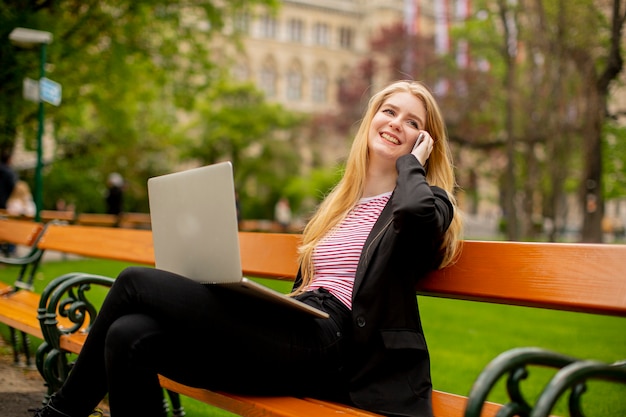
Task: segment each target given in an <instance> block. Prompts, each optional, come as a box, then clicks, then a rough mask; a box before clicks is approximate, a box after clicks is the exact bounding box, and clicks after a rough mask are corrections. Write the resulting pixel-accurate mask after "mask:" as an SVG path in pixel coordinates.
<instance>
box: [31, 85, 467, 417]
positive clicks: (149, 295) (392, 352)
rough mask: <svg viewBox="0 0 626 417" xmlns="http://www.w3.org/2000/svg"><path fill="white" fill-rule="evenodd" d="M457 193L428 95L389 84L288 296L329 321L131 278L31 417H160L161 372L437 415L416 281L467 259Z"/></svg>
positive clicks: (212, 385) (185, 283) (150, 273)
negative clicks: (105, 413) (106, 414)
mask: <svg viewBox="0 0 626 417" xmlns="http://www.w3.org/2000/svg"><path fill="white" fill-rule="evenodd" d="M454 187H455V180H454V174H453V169H452V162H451V157H450V150H449V146H448V139H447V137H446V131H445V126H444V123H443V119H442V116H441V113H440V111H439V108H438V106H437V104H436V102H435V100H434V98H433V96H432V95H431V93H430V92H429V91H428V89H427V88H426V87H425V86H424V85H422V84H420V83H417V82H412V81H400V82H396V83H393V84H391V85H389V86H388V87H386V88H385V89H383V90H382V91H380V92H379V93H377V94H376V95H375V96H374V97H372V99H371V100H370V103H369V107H368V109H367V111H366V113H365V117H364V119H363V122H362V124H361V126H360V129H359V131H358V132H357V134H356V137H355V139H354V142H353V145H352V149H351V151H350V154H349V157H348V160H347V163H346V169H345V174H344V176H343V178H342V179H341V181H340V182H339V184H338V185H337V186H336V187H335V189H334V190H333V191H332V192H331V193H330V194H329V195H328V197H327V198H326V199H325V200H324V202H323V203H322V204H321V206H320V207H319V209H318V210H317V212H316V214H315V215H314V216H313V218H312V219H311V220H310V222H309V223H308V225H307V227H306V229H305V230H304V233H303V244H302V247H301V259H300V262H301V263H300V265H301V266H300V270H299V273H298V276H297V279H296V282H295V285H294V292H293V296H294V297H297V298H298V299H300V300H302V301H303V302H305V303H309V304H311V305H314V306H316V307H318V308H321V309H323V310H325V311H327V312H328V313H329V314H330V319H313V318H310V317H304V316H302V315H297V314H296V315H287V314H285V313H284V311H283V310H281V309H280V308H279V307H274V306H269V305H267V304H265V303H263V302H262V301H257V300H253V299H252V298H245V299H244V298H243V297H245V296H243V295H240V294H238V293H235V292H229V291H228V290H226V289H223V288H218V287H215V286H204V285H202V284H198V283H196V282H194V281H191V280H188V279H186V278H183V277H180V276H177V275H174V274H171V273H168V272H164V271H160V270H155V269H150V268H129V269H126V270H124V271H123V272H122V273H121V274H120V276H119V277H118V278H117V280H116V282H115V284H114V285H113V287H112V288H111V290H110V292H109V294H108V296H107V298H106V300H105V301H104V304H103V306H102V308H101V310H100V314H99V316H98V318H97V320H96V322H95V325H94V326H93V328H92V330H91V331H90V333H89V337H88V338H87V341H86V343H85V346H84V347H83V350H82V353H81V354H80V355H79V357H78V360H77V362H76V365H75V366H74V368H73V370H72V372H71V373H70V375H69V377H68V379H67V380H66V382H65V384H64V385H63V387H62V388H61V389H60V390H59V392H57V393H56V394H55V395H54V396H52V398H51V400H50V402H49V404H48V405H47V406H46V407H45V408H44V409H41V410H38V411H37V414H36V416H71V417H84V416H87V415H88V414H89V413H90V411H91V410H92V409H93V407H94V406H95V405H97V404H98V402H99V401H100V400H101V399H102V398H103V396H104V395H105V394H106V393H107V392H108V393H109V404H110V407H111V414H112V416H113V417H124V416H138V415H159V414H160V413H161V407H162V402H161V398H162V394H161V389H160V387H159V382H158V379H157V375H158V374H163V375H165V376H167V377H169V378H171V379H174V380H177V381H180V382H182V383H184V384H187V385H192V386H198V387H206V388H209V389H215V390H225V391H232V392H239V393H247V394H257V395H266V394H267V395H302V396H310V397H318V398H324V399H330V400H335V401H340V402H344V403H347V404H352V405H354V406H356V407H359V408H363V409H366V410H370V411H373V412H376V413H380V414H383V415H390V416H429V415H432V407H431V391H432V385H431V381H430V365H429V356H428V350H427V348H426V342H425V340H424V332H423V330H422V325H421V322H420V316H419V310H418V306H417V300H416V297H415V283H416V282H417V281H418V280H419V279H420V278H421V277H423V276H424V275H425V274H427V273H428V272H429V271H431V270H433V269H436V268H439V267H443V266H446V265H448V264H450V263H451V262H453V261H454V259H455V257H456V256H457V254H458V252H459V248H460V233H461V221H460V216H459V213H458V211H457V209H456V204H455V200H454V197H453V195H452V192H453V189H454ZM181 335H185V340H181V339H180V338H181ZM189 335H194V336H192V337H193V340H191V339H189V337H190V336H189Z"/></svg>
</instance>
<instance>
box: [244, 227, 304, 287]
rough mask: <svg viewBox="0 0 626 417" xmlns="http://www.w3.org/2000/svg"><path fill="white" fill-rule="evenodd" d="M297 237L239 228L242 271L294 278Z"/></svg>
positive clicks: (298, 239)
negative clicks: (241, 230) (240, 230)
mask: <svg viewBox="0 0 626 417" xmlns="http://www.w3.org/2000/svg"><path fill="white" fill-rule="evenodd" d="M300 239H301V237H300V236H299V235H293V234H281V233H276V234H274V233H272V234H262V233H252V232H239V247H240V251H241V266H242V269H243V273H244V274H246V275H252V276H258V277H273V278H285V279H291V280H293V278H294V277H295V275H296V273H297V272H298V250H297V248H298V245H299V243H300Z"/></svg>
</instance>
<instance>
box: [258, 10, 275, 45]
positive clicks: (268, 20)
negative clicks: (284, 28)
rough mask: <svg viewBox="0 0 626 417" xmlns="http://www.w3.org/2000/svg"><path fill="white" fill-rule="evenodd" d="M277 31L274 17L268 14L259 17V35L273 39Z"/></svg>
mask: <svg viewBox="0 0 626 417" xmlns="http://www.w3.org/2000/svg"><path fill="white" fill-rule="evenodd" d="M277 31H278V23H277V22H276V19H275V18H274V17H272V16H270V15H268V14H266V15H263V16H262V17H261V36H262V37H264V38H269V39H274V38H276V33H277Z"/></svg>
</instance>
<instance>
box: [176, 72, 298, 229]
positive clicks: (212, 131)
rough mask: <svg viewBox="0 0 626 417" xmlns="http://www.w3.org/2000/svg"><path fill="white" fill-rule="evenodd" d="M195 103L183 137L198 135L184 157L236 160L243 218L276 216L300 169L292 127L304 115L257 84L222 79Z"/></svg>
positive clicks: (198, 159) (186, 148)
mask: <svg viewBox="0 0 626 417" xmlns="http://www.w3.org/2000/svg"><path fill="white" fill-rule="evenodd" d="M194 107H195V109H196V110H197V113H196V114H197V115H196V116H195V117H194V118H193V119H192V121H191V122H190V123H189V125H188V126H187V127H186V129H185V130H184V135H185V136H186V137H190V138H195V139H194V140H192V141H189V142H188V143H187V144H185V145H183V149H185V150H186V152H184V154H183V155H184V156H186V157H188V158H192V159H193V160H196V161H198V162H199V163H201V164H212V163H215V162H218V161H220V160H230V161H232V163H233V168H234V171H235V187H236V189H237V191H238V193H239V200H240V202H241V210H242V215H243V217H244V218H272V217H273V207H274V203H275V202H276V201H277V200H278V199H279V198H280V196H281V195H283V190H284V188H285V186H286V185H287V183H288V181H289V180H290V178H292V177H293V176H294V174H297V173H298V172H299V167H300V160H299V157H298V153H297V148H296V145H295V137H294V135H295V134H296V131H295V130H294V129H295V128H296V127H297V126H298V125H299V124H300V123H301V121H302V120H303V117H302V116H298V115H296V114H294V113H292V112H289V111H287V110H286V109H284V108H283V107H282V106H281V105H279V104H270V103H267V102H266V101H265V99H264V97H263V94H262V93H261V92H259V91H258V90H257V89H256V88H255V87H254V86H253V85H250V84H233V83H229V82H226V81H223V80H221V81H219V82H217V83H216V84H215V86H214V87H213V88H211V89H210V90H207V91H206V92H205V93H202V94H198V95H197V96H196V102H195V106H194Z"/></svg>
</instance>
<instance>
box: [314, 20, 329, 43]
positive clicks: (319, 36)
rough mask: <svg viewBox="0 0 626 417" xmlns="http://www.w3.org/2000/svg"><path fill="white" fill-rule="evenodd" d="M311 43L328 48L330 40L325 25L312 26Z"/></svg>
mask: <svg viewBox="0 0 626 417" xmlns="http://www.w3.org/2000/svg"><path fill="white" fill-rule="evenodd" d="M313 42H314V43H315V44H316V45H321V46H328V44H329V43H330V39H329V33H328V25H327V24H326V23H316V24H315V25H314V26H313Z"/></svg>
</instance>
